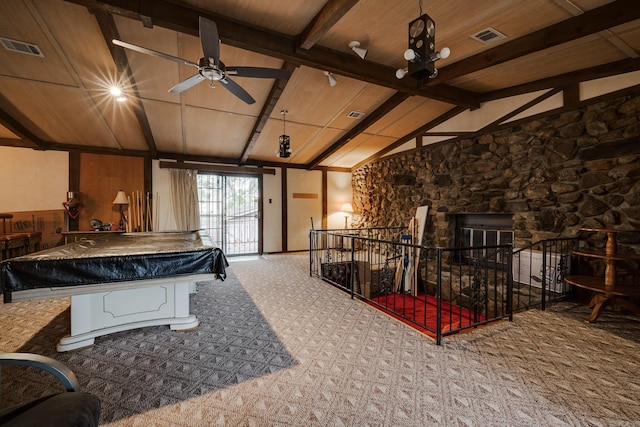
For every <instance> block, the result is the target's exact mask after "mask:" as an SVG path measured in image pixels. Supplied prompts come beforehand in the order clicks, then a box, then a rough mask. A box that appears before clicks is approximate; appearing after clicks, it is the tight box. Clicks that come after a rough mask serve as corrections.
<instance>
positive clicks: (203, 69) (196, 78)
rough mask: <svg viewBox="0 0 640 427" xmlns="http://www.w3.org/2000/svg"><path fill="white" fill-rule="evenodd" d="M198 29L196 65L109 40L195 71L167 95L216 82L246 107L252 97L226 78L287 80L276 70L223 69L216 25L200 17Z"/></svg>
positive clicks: (261, 68) (284, 74)
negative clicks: (200, 46) (198, 41)
mask: <svg viewBox="0 0 640 427" xmlns="http://www.w3.org/2000/svg"><path fill="white" fill-rule="evenodd" d="M199 26H200V44H201V45H202V52H203V54H204V56H203V57H202V58H200V60H199V61H198V63H197V64H196V63H195V62H192V61H189V60H186V59H182V58H178V57H177V56H172V55H169V54H166V53H162V52H158V51H156V50H153V49H147V48H146V47H142V46H137V45H135V44H131V43H127V42H123V41H121V40H117V39H113V40H112V43H113V44H115V45H117V46H121V47H124V48H127V49H131V50H135V51H137V52H141V53H146V54H147V55H152V56H157V57H159V58H164V59H168V60H170V61H175V62H179V63H181V64H186V65H190V66H192V67H194V68H196V69H197V70H198V72H197V73H196V74H194V75H193V76H191V77H189V78H188V79H186V80H183V81H181V82H180V83H178V84H177V85H175V86H174V87H172V88H171V89H169V92H171V93H181V92H183V91H185V90H187V89H189V88H191V87H193V86H195V85H196V84H198V83H200V82H201V81H203V80H209V81H210V82H211V84H212V85H213V83H214V82H217V81H219V82H220V83H222V85H223V86H224V87H225V88H226V89H227V90H229V92H231V93H232V94H234V95H235V96H237V97H238V98H240V99H241V100H243V101H244V102H246V103H247V104H253V103H255V102H256V100H255V99H253V97H252V96H251V95H249V93H248V92H247V91H246V90H244V89H243V88H242V87H241V86H240V85H238V84H237V83H236V82H234V81H233V80H231V78H229V76H238V77H257V78H263V79H288V78H289V76H290V75H291V73H290V72H289V71H287V70H282V69H278V68H263V67H226V66H225V65H224V63H223V62H222V61H220V39H219V37H218V27H217V26H216V23H215V22H213V21H211V20H210V19H207V18H204V17H202V16H201V17H200V21H199Z"/></svg>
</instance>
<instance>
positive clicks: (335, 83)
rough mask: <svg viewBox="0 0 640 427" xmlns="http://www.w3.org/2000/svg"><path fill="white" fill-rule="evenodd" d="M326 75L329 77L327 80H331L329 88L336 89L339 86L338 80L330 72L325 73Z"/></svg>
mask: <svg viewBox="0 0 640 427" xmlns="http://www.w3.org/2000/svg"><path fill="white" fill-rule="evenodd" d="M324 75H325V76H327V78H328V79H329V86H331V87H334V86H335V85H337V84H338V81H337V80H336V78H335V77H334V76H333V74H332V73H330V72H329V71H325V72H324Z"/></svg>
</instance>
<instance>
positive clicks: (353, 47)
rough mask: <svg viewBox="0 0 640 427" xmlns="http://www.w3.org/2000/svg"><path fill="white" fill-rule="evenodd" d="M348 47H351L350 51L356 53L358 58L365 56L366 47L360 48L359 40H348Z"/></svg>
mask: <svg viewBox="0 0 640 427" xmlns="http://www.w3.org/2000/svg"><path fill="white" fill-rule="evenodd" d="M349 47H350V48H351V50H352V51H354V52H355V53H356V55H358V56H359V57H360V58H362V59H364V58H365V57H366V56H367V52H368V50H367V49H364V48H361V47H360V42H358V41H352V42H349Z"/></svg>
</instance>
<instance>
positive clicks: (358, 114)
mask: <svg viewBox="0 0 640 427" xmlns="http://www.w3.org/2000/svg"><path fill="white" fill-rule="evenodd" d="M365 115H366V113H362V112H360V111H349V113H348V114H347V117H350V118H352V119H356V120H359V119H361V118H363V117H364V116H365Z"/></svg>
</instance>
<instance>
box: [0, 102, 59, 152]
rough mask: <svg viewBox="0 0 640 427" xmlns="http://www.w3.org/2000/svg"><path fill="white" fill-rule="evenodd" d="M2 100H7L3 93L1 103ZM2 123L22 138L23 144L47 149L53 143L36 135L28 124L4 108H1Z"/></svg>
mask: <svg viewBox="0 0 640 427" xmlns="http://www.w3.org/2000/svg"><path fill="white" fill-rule="evenodd" d="M2 101H6V99H5V98H4V97H3V96H2V95H0V103H2ZM6 102H8V101H6ZM0 124H2V125H3V126H4V127H6V128H7V129H9V130H10V131H11V132H13V133H14V134H16V135H17V136H18V137H20V138H21V139H22V142H23V143H22V144H21V146H24V147H29V148H36V149H46V148H48V147H49V146H50V145H51V143H49V142H46V141H43V140H41V139H40V138H38V137H37V136H36V135H34V134H33V133H32V132H31V131H30V130H29V129H27V127H26V126H24V125H23V124H22V123H20V122H19V121H18V120H16V119H15V118H14V117H13V116H11V114H9V113H8V112H7V111H5V110H4V108H0ZM11 141H15V140H11ZM15 142H17V141H15ZM12 145H13V144H12ZM13 146H15V145H13Z"/></svg>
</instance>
